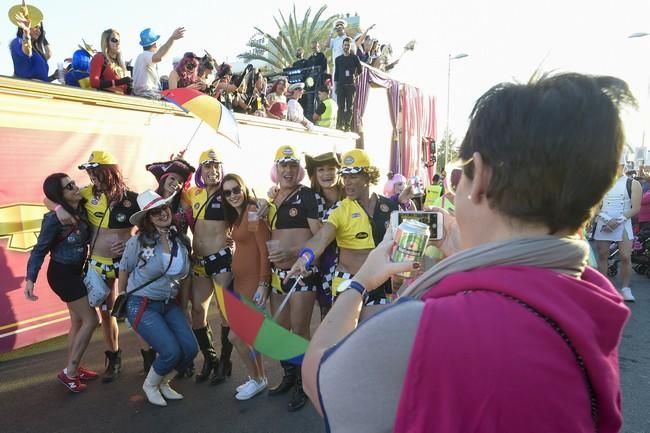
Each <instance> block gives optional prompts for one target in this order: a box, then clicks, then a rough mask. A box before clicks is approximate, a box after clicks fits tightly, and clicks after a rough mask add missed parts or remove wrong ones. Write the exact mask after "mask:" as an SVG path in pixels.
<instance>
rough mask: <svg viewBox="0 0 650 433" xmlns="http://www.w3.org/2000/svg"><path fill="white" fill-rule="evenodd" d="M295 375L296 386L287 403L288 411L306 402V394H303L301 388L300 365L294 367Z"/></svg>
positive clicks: (298, 407)
mask: <svg viewBox="0 0 650 433" xmlns="http://www.w3.org/2000/svg"><path fill="white" fill-rule="evenodd" d="M296 376H297V379H296V386H295V387H294V388H293V394H292V395H291V399H290V400H289V404H288V405H287V408H288V409H289V412H294V411H296V410H298V409H300V408H301V407H303V406H304V405H305V403H307V395H305V391H304V390H303V389H302V371H301V366H300V365H299V366H297V367H296Z"/></svg>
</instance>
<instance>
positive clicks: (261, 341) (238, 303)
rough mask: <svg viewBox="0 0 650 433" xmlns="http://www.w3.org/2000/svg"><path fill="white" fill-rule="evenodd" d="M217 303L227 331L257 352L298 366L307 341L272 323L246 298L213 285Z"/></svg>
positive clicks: (305, 349)
mask: <svg viewBox="0 0 650 433" xmlns="http://www.w3.org/2000/svg"><path fill="white" fill-rule="evenodd" d="M214 287H215V292H216V295H217V296H216V297H217V302H218V303H219V307H220V308H221V312H222V314H223V315H224V316H225V317H224V318H225V319H226V320H227V321H228V324H229V325H230V328H231V329H232V330H233V332H234V333H235V334H237V336H238V337H239V338H241V339H242V340H243V341H244V342H245V343H246V344H248V345H249V346H251V347H253V348H254V349H255V350H256V351H258V352H259V353H261V354H263V355H265V356H268V357H269V358H272V359H275V360H276V361H288V362H290V363H292V364H301V363H302V358H303V356H304V354H305V352H306V351H307V346H308V345H309V341H307V340H305V339H304V338H303V337H301V336H299V335H296V334H294V333H292V332H291V331H289V330H287V329H285V328H283V327H282V326H280V325H278V324H277V323H276V322H274V321H273V320H272V319H271V318H270V317H269V316H267V315H266V314H265V313H264V312H263V311H260V310H259V309H258V308H257V307H256V306H255V304H253V303H252V302H251V301H249V300H248V299H245V298H242V297H241V296H239V295H238V294H236V293H234V292H231V291H230V290H224V289H223V288H222V287H220V286H219V285H217V284H215V285H214Z"/></svg>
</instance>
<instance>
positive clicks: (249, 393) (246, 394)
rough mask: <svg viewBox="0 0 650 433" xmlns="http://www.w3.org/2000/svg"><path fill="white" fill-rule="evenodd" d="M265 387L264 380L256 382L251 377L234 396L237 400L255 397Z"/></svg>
mask: <svg viewBox="0 0 650 433" xmlns="http://www.w3.org/2000/svg"><path fill="white" fill-rule="evenodd" d="M265 389H266V382H265V381H264V380H262V381H260V382H258V381H256V380H254V379H251V380H250V382H248V383H247V384H246V386H245V387H244V388H243V389H242V390H241V391H239V392H238V393H237V395H236V396H235V398H236V399H237V400H248V399H251V398H253V397H255V396H256V395H257V394H259V393H260V392H262V391H264V390H265Z"/></svg>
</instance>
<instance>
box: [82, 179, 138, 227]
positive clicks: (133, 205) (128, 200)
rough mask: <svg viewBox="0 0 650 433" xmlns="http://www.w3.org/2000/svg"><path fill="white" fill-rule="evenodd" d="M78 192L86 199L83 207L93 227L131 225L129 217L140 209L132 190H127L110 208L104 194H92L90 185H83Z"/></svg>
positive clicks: (136, 196)
mask: <svg viewBox="0 0 650 433" xmlns="http://www.w3.org/2000/svg"><path fill="white" fill-rule="evenodd" d="M79 192H80V193H81V196H82V197H83V198H85V199H86V203H85V204H84V208H85V209H86V213H87V214H88V221H89V222H90V224H91V225H93V226H94V227H98V228H108V229H126V228H130V227H133V224H131V223H130V222H129V218H130V217H131V215H133V214H134V213H136V212H138V211H139V210H140V207H138V201H137V198H138V195H137V194H136V193H134V192H133V191H127V192H126V193H125V194H124V197H122V200H121V201H119V202H118V203H116V204H115V205H114V206H113V207H111V208H109V206H108V199H107V198H106V194H104V193H101V194H100V195H99V196H96V195H94V194H93V187H92V185H88V186H84V187H83V188H81V189H80V190H79ZM104 213H106V215H104Z"/></svg>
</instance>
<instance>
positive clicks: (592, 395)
mask: <svg viewBox="0 0 650 433" xmlns="http://www.w3.org/2000/svg"><path fill="white" fill-rule="evenodd" d="M494 293H497V294H499V295H501V296H503V297H505V298H507V299H510V300H511V301H514V302H516V303H517V304H519V305H521V306H522V307H524V308H526V309H527V310H528V311H530V312H531V313H533V314H534V315H535V316H537V317H539V318H540V319H543V320H544V321H545V322H546V323H548V325H549V326H550V327H551V328H553V330H554V331H555V332H556V333H557V334H558V335H559V336H560V337H561V338H562V340H564V342H565V343H566V344H567V346H568V347H569V349H571V353H573V356H574V357H575V359H576V362H577V363H578V367H579V368H580V371H581V372H582V376H583V378H584V380H585V383H586V385H587V392H588V393H589V400H590V404H591V419H592V421H593V422H594V431H595V432H598V400H597V398H596V392H595V391H594V385H593V384H592V382H591V379H590V378H589V372H588V371H587V367H586V366H585V361H584V359H583V358H582V356H580V354H579V353H578V350H577V349H576V348H575V346H574V345H573V343H572V342H571V339H570V338H569V336H568V335H567V333H566V332H564V330H563V329H562V328H561V327H560V325H558V323H557V322H556V321H555V320H553V319H552V318H550V317H548V316H546V315H544V314H542V313H541V312H539V311H537V310H536V309H535V308H533V307H531V306H530V305H528V304H527V303H525V302H524V301H522V300H520V299H517V298H515V297H514V296H510V295H507V294H505V293H502V292H494Z"/></svg>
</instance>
